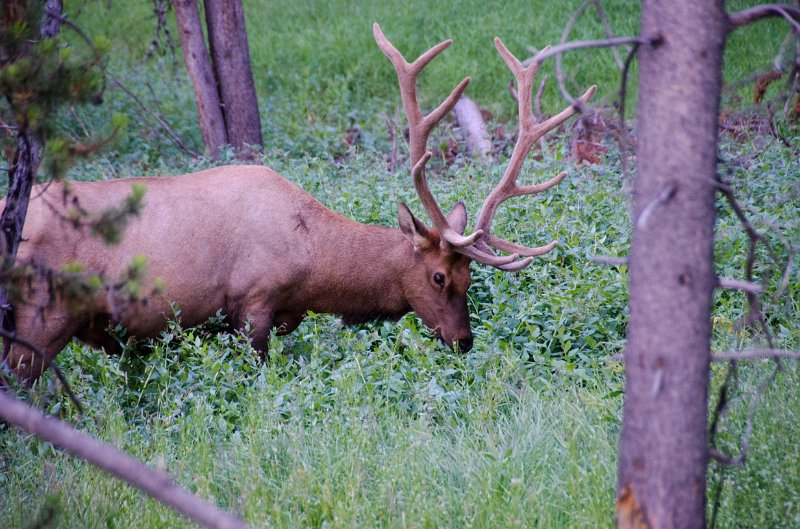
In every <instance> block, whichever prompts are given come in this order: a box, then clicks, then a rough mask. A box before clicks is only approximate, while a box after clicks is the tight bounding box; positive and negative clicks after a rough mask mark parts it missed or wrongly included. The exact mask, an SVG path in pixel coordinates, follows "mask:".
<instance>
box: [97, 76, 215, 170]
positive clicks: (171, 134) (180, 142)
mask: <svg viewBox="0 0 800 529" xmlns="http://www.w3.org/2000/svg"><path fill="white" fill-rule="evenodd" d="M109 78H110V79H111V81H112V82H113V83H114V84H115V85H117V86H118V87H119V88H120V89H121V90H122V91H123V92H125V93H126V94H128V95H129V96H130V97H131V98H132V99H133V100H134V101H136V104H138V105H139V106H140V107H141V108H142V110H144V111H145V112H146V113H147V114H148V115H150V116H151V117H152V118H153V119H155V120H156V122H157V123H158V124H159V126H160V127H161V128H162V129H163V130H164V132H165V133H166V134H167V136H169V137H170V138H171V139H172V141H174V142H175V143H176V144H177V145H178V147H180V148H181V149H182V150H183V151H184V152H186V153H187V154H189V156H192V157H194V158H199V157H200V153H199V152H197V151H195V150H193V149H191V148H190V147H189V146H188V145H186V143H185V142H184V141H183V140H182V139H181V137H180V136H178V133H176V132H175V131H174V130H172V127H170V126H169V124H168V123H167V122H166V121H165V120H164V118H162V117H161V116H160V115H158V113H156V112H153V111H152V110H151V109H150V108H149V107H148V106H147V105H145V104H144V102H143V101H142V100H141V99H140V98H139V97H138V96H137V95H136V94H134V93H133V92H132V91H131V90H130V89H129V88H128V87H127V86H125V84H124V83H123V82H122V81H120V80H119V79H117V78H116V77H114V76H112V75H110V74H109Z"/></svg>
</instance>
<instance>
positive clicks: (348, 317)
mask: <svg viewBox="0 0 800 529" xmlns="http://www.w3.org/2000/svg"><path fill="white" fill-rule="evenodd" d="M336 217H337V218H336V219H335V220H334V221H333V222H330V221H329V223H327V225H326V227H325V230H324V231H322V232H318V233H316V234H314V236H313V239H314V241H313V243H314V244H313V250H312V252H313V258H312V259H311V260H310V263H311V264H310V265H309V266H310V269H309V274H308V275H307V276H306V289H307V296H304V297H306V299H307V306H308V309H310V310H313V311H315V312H326V313H331V314H337V315H340V316H342V317H343V319H344V321H345V323H348V324H349V323H363V322H367V321H372V320H382V319H392V320H396V319H399V318H400V317H401V316H402V315H403V314H405V313H407V312H409V311H410V310H411V306H410V305H409V303H408V300H407V298H406V296H405V294H404V289H403V281H402V278H403V275H404V274H406V273H407V271H408V269H409V268H410V266H411V264H412V262H413V258H414V256H413V253H414V251H413V248H412V246H411V243H410V242H409V241H408V240H407V239H406V238H405V236H404V235H403V234H402V232H401V231H400V230H399V229H393V228H386V227H382V226H374V225H369V224H360V223H358V222H354V221H351V220H349V219H346V218H344V217H339V216H338V215H337V216H336ZM309 235H312V234H309Z"/></svg>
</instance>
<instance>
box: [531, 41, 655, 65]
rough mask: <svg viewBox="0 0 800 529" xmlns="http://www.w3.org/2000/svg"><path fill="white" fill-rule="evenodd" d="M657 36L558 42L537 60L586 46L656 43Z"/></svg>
mask: <svg viewBox="0 0 800 529" xmlns="http://www.w3.org/2000/svg"><path fill="white" fill-rule="evenodd" d="M658 41H659V39H657V38H647V37H638V36H637V37H614V38H613V39H600V40H574V41H572V42H567V43H565V44H558V45H557V46H553V47H551V48H550V49H549V50H545V51H543V52H541V53H540V54H539V55H538V56H537V57H536V59H537V61H539V62H541V61H543V60H545V59H549V58H550V57H552V56H553V55H555V56H559V55H561V54H562V53H564V52H567V51H572V50H580V49H584V48H610V47H611V46H627V45H629V44H633V45H635V44H638V45H640V46H641V45H642V44H654V43H656V42H658Z"/></svg>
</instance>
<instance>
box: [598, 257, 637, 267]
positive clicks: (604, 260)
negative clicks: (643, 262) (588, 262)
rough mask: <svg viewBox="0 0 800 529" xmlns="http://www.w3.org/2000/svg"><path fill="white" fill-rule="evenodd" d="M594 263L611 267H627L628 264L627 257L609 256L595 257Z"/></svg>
mask: <svg viewBox="0 0 800 529" xmlns="http://www.w3.org/2000/svg"><path fill="white" fill-rule="evenodd" d="M592 262H593V263H597V264H604V265H611V266H625V265H627V264H628V258H627V257H612V256H608V255H595V256H594V257H592Z"/></svg>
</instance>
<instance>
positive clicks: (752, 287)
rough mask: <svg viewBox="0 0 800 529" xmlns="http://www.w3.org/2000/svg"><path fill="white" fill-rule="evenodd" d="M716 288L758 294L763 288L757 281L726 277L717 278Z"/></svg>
mask: <svg viewBox="0 0 800 529" xmlns="http://www.w3.org/2000/svg"><path fill="white" fill-rule="evenodd" d="M717 288H721V289H724V290H741V291H742V292H747V293H750V294H760V293H761V292H763V290H764V287H763V286H761V284H759V283H753V282H752V281H740V280H737V279H728V278H726V277H719V278H717Z"/></svg>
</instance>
